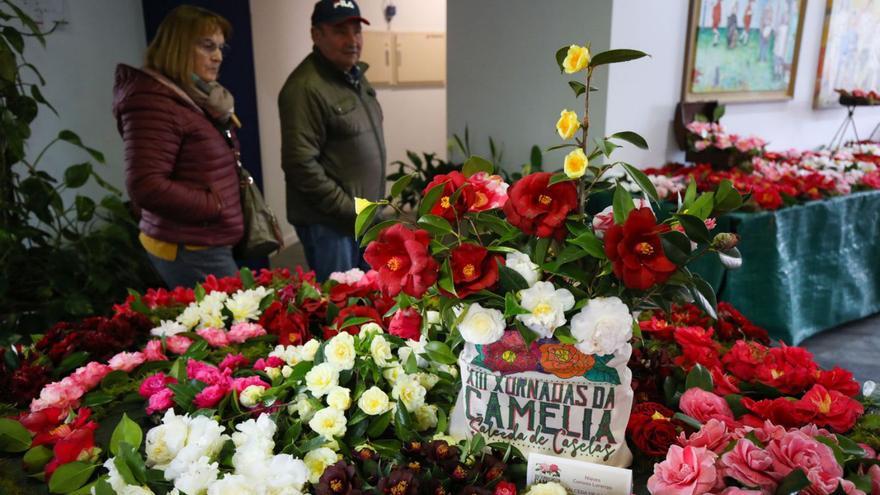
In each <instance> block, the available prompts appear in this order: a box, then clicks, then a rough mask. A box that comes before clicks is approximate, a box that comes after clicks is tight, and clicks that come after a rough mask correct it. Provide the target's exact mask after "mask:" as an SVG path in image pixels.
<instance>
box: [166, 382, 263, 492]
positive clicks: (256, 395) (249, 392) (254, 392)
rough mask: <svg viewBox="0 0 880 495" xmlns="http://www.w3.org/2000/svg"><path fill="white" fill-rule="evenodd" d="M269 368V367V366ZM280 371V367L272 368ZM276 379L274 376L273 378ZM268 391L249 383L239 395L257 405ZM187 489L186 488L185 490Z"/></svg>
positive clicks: (245, 402)
mask: <svg viewBox="0 0 880 495" xmlns="http://www.w3.org/2000/svg"><path fill="white" fill-rule="evenodd" d="M267 369H269V368H267ZM271 369H273V370H275V371H276V372H278V368H271ZM273 379H274V378H273ZM265 391H266V387H263V386H261V385H249V386H247V387H245V389H244V390H242V391H241V395H239V396H238V400H239V401H240V402H241V405H243V406H244V407H255V406H256V405H257V404H259V403H260V399H262V398H263V392H265ZM184 491H186V490H184Z"/></svg>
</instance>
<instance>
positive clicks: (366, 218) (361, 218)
mask: <svg viewBox="0 0 880 495" xmlns="http://www.w3.org/2000/svg"><path fill="white" fill-rule="evenodd" d="M378 209H379V205H378V204H376V203H373V204H371V205H369V206H367V207H366V208H364V209H363V210H361V212H360V213H358V215H357V218H355V220H354V236H355V238H357V237H360V236H361V233H362V232H363V231H364V229H365V228H366V227H367V226H368V225H370V223H371V222H372V221H373V217H375V216H376V211H377V210H378Z"/></svg>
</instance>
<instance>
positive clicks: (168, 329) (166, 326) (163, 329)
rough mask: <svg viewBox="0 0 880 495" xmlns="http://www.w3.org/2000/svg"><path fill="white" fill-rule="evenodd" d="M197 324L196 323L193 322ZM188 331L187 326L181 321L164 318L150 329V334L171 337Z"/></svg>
mask: <svg viewBox="0 0 880 495" xmlns="http://www.w3.org/2000/svg"><path fill="white" fill-rule="evenodd" d="M193 325H195V323H193ZM185 331H187V327H186V326H185V325H183V324H182V323H180V322H177V321H174V320H162V323H161V324H160V325H159V326H158V327H156V328H153V329H152V330H150V335H153V336H154V337H171V336H172V335H177V334H179V333H181V332H185Z"/></svg>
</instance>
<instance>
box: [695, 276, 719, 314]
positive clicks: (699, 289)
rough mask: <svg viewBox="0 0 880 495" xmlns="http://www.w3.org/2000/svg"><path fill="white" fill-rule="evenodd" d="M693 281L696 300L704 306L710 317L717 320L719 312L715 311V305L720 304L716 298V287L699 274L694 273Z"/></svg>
mask: <svg viewBox="0 0 880 495" xmlns="http://www.w3.org/2000/svg"><path fill="white" fill-rule="evenodd" d="M693 283H694V290H692V291H691V294H693V296H694V301H696V302H697V303H698V304H699V305H700V306H701V307H702V308H703V310H704V311H705V312H706V314H708V315H709V317H710V318H712V319H713V320H717V319H718V314H717V313H716V312H715V307H716V306H717V305H718V301H717V300H716V299H715V289H713V288H712V286H711V285H709V283H708V282H706V281H705V280H703V279H702V278H700V276H699V275H694V280H693Z"/></svg>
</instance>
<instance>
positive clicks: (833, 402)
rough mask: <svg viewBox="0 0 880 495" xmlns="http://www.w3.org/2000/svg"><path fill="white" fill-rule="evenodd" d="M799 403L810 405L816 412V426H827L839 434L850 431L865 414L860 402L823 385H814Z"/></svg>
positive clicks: (814, 419) (814, 420)
mask: <svg viewBox="0 0 880 495" xmlns="http://www.w3.org/2000/svg"><path fill="white" fill-rule="evenodd" d="M798 402H801V403H804V404H808V405H809V407H811V408H812V409H813V411H815V413H816V416H815V417H814V418H813V422H814V423H816V425H818V426H827V427H829V428H831V429H832V430H834V431H836V432H838V433H844V432H846V431H849V429H850V428H852V427H853V425H854V424H856V420H858V419H859V417H860V416H861V415H862V413H864V412H865V410H864V408H863V407H862V404H861V403H860V402H859V401H857V400H854V399H850V398H849V397H847V396H845V395H843V394H842V393H840V392H838V391H836V390H827V389H826V388H825V387H823V386H822V385H813V388H811V389H810V390H809V392H807V393H806V394H804V396H803V397H802V398H801V400H800V401H798Z"/></svg>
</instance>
